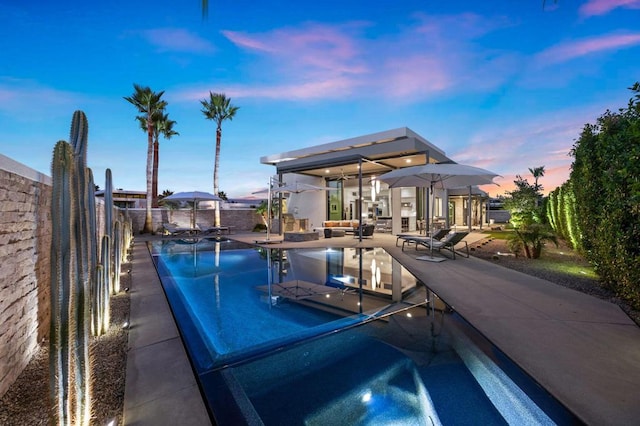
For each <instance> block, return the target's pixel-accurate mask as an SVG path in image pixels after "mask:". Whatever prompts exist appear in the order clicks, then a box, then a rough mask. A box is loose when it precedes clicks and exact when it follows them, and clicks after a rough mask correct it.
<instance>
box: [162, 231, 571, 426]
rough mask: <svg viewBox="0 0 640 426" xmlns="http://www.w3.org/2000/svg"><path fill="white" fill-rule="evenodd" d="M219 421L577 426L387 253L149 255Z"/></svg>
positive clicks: (166, 245)
mask: <svg viewBox="0 0 640 426" xmlns="http://www.w3.org/2000/svg"><path fill="white" fill-rule="evenodd" d="M151 249H152V254H153V258H154V261H155V263H156V267H157V269H158V273H159V275H160V278H161V281H162V283H163V287H164V289H165V292H166V294H167V297H168V299H169V302H170V305H171V309H172V310H173V312H174V316H175V317H176V320H177V323H178V327H179V329H180V332H181V335H182V337H183V339H184V341H185V346H186V347H187V352H188V353H189V356H190V359H191V361H192V364H193V365H194V369H195V371H196V374H197V376H198V380H199V382H200V385H201V389H202V390H203V394H204V397H205V400H206V401H207V403H208V405H209V408H210V411H211V413H212V415H213V417H214V418H215V421H216V422H217V423H218V424H233V425H235V424H247V423H250V424H254V423H255V424H267V425H271V424H273V425H289V424H291V425H298V424H305V425H327V424H348V425H379V424H434V425H437V424H443V425H447V424H483V425H489V424H518V425H519V424H576V423H578V421H577V419H576V418H575V417H574V416H573V415H572V414H571V413H569V412H567V411H566V410H565V409H564V408H563V407H562V406H561V405H560V404H559V403H558V402H557V401H555V400H554V399H553V398H552V397H551V396H550V395H549V394H548V393H547V392H546V391H544V389H542V388H540V387H539V386H538V385H537V384H536V383H535V382H533V381H532V380H531V379H530V378H529V377H528V376H526V375H525V374H524V373H523V372H522V371H520V370H519V369H518V368H517V367H516V366H515V365H513V363H511V362H510V361H509V360H508V359H507V358H506V357H505V356H504V355H503V354H502V353H501V352H500V351H499V350H497V349H496V348H495V347H494V346H493V345H491V344H490V343H489V342H488V341H486V340H485V339H484V338H483V337H482V336H480V335H479V334H478V333H477V332H475V330H473V328H472V327H470V326H469V325H468V324H467V323H466V322H465V321H464V320H463V319H462V318H460V317H459V316H458V315H457V314H456V313H455V312H453V311H452V310H451V309H450V308H449V307H448V306H447V305H445V304H444V303H443V302H442V301H441V300H440V299H439V298H438V297H437V295H435V294H433V293H432V292H431V291H429V290H428V289H427V288H426V287H425V286H424V285H423V284H422V283H420V282H419V281H418V280H417V279H416V278H415V277H413V276H412V275H411V274H410V273H409V272H408V271H407V270H406V269H405V268H404V267H402V265H400V264H399V263H398V262H397V261H395V260H394V259H393V258H392V257H391V256H390V255H388V254H387V253H386V252H385V251H384V250H382V249H324V248H323V249H291V250H278V249H263V248H258V247H254V246H250V245H245V244H240V243H236V242H231V241H216V240H200V241H198V242H195V241H184V242H181V241H175V240H174V241H162V242H155V243H153V245H152V246H151Z"/></svg>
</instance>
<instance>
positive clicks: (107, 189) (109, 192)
mask: <svg viewBox="0 0 640 426" xmlns="http://www.w3.org/2000/svg"><path fill="white" fill-rule="evenodd" d="M104 177H105V183H104V235H106V236H108V237H109V239H108V240H107V250H108V251H107V253H108V254H109V256H108V257H107V258H106V263H103V264H102V266H104V273H105V275H106V277H107V282H108V284H109V291H110V292H111V294H116V293H115V291H114V287H113V281H114V279H113V269H112V267H111V259H112V256H111V252H112V250H113V246H112V244H113V183H112V179H111V169H107V170H105V176H104ZM103 245H104V244H103ZM103 259H104V257H103Z"/></svg>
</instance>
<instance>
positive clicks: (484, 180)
mask: <svg viewBox="0 0 640 426" xmlns="http://www.w3.org/2000/svg"><path fill="white" fill-rule="evenodd" d="M496 176H499V175H498V174H497V173H493V172H490V171H489V170H485V169H481V168H479V167H473V166H466V165H464V164H450V163H445V164H433V163H431V164H425V165H422V166H413V167H405V168H403V169H397V170H393V171H391V172H388V173H385V174H383V175H381V176H379V177H378V179H379V180H381V181H382V182H386V183H387V184H388V185H389V186H390V187H410V186H418V187H424V186H437V187H439V188H442V189H452V188H461V187H464V186H473V185H486V184H490V183H495V182H493V178H494V177H496Z"/></svg>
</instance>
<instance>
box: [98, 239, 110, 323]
mask: <svg viewBox="0 0 640 426" xmlns="http://www.w3.org/2000/svg"><path fill="white" fill-rule="evenodd" d="M110 247H111V241H109V236H108V235H103V236H102V247H101V250H100V270H99V275H98V285H97V287H98V295H99V296H98V297H99V299H98V300H99V301H100V302H99V303H100V305H101V306H102V309H101V311H102V324H101V326H102V332H103V333H104V332H106V331H107V330H108V329H109V319H110V318H109V307H110V306H111V296H110V292H111V288H110V284H109V282H110V279H109V271H110V270H111V269H110V268H108V267H107V266H106V265H109V264H110V262H111V259H110V256H109V253H110V251H109V250H110Z"/></svg>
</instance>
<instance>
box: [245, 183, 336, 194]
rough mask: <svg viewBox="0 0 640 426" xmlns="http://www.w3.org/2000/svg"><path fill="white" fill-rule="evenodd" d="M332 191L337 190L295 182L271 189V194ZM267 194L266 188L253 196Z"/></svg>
mask: <svg viewBox="0 0 640 426" xmlns="http://www.w3.org/2000/svg"><path fill="white" fill-rule="evenodd" d="M332 189H337V188H330V187H328V186H316V185H311V184H309V183H302V182H295V183H293V184H290V185H282V186H278V187H274V188H271V192H290V193H293V194H299V193H301V192H307V191H330V190H332ZM267 192H269V189H268V188H267V189H261V190H260V191H256V192H254V193H253V194H263V193H267Z"/></svg>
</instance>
